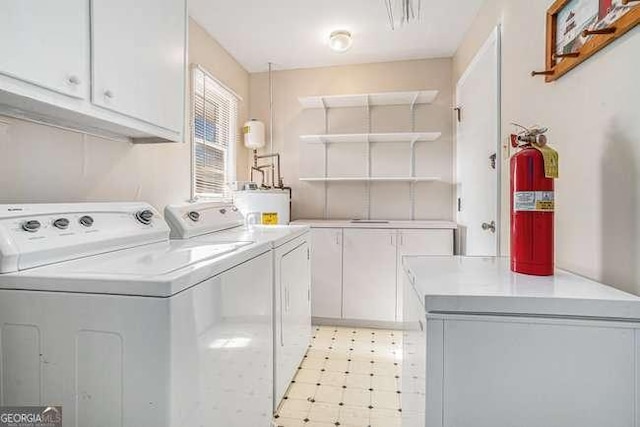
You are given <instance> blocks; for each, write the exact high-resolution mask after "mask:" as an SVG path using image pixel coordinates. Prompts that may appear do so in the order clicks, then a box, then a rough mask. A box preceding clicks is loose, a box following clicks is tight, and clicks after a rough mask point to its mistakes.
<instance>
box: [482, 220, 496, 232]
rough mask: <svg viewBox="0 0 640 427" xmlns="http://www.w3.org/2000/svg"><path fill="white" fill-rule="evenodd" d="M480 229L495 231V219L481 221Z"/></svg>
mask: <svg viewBox="0 0 640 427" xmlns="http://www.w3.org/2000/svg"><path fill="white" fill-rule="evenodd" d="M482 229H483V230H484V231H491V232H492V233H495V232H496V222H495V221H491V222H483V223H482Z"/></svg>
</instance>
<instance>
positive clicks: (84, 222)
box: [78, 215, 93, 228]
mask: <svg viewBox="0 0 640 427" xmlns="http://www.w3.org/2000/svg"><path fill="white" fill-rule="evenodd" d="M78 222H79V223H80V225H81V226H83V227H87V228H89V227H92V226H93V218H91V217H90V216H89V215H84V216H82V217H80V219H79V220H78Z"/></svg>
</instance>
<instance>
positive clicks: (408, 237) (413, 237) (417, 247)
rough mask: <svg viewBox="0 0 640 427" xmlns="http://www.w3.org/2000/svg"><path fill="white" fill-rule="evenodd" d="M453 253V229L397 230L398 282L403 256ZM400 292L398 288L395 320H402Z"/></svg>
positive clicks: (401, 272) (400, 277)
mask: <svg viewBox="0 0 640 427" xmlns="http://www.w3.org/2000/svg"><path fill="white" fill-rule="evenodd" d="M415 255H426V256H429V255H431V256H447V255H453V230H398V283H402V278H403V274H404V272H403V269H402V257H403V256H415ZM402 300H403V298H402V292H401V289H398V295H397V302H398V307H397V309H396V312H397V320H398V321H399V322H400V321H402Z"/></svg>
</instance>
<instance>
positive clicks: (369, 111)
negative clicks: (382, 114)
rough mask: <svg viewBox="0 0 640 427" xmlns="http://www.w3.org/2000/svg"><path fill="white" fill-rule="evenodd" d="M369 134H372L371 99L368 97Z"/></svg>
mask: <svg viewBox="0 0 640 427" xmlns="http://www.w3.org/2000/svg"><path fill="white" fill-rule="evenodd" d="M367 133H371V97H370V96H369V95H367Z"/></svg>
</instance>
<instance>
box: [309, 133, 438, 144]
mask: <svg viewBox="0 0 640 427" xmlns="http://www.w3.org/2000/svg"><path fill="white" fill-rule="evenodd" d="M440 136H442V133H440V132H396V133H342V134H328V135H302V136H300V141H302V142H307V143H310V144H333V143H363V142H374V143H375V142H399V143H416V142H427V141H436V140H437V139H438V138H440Z"/></svg>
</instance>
